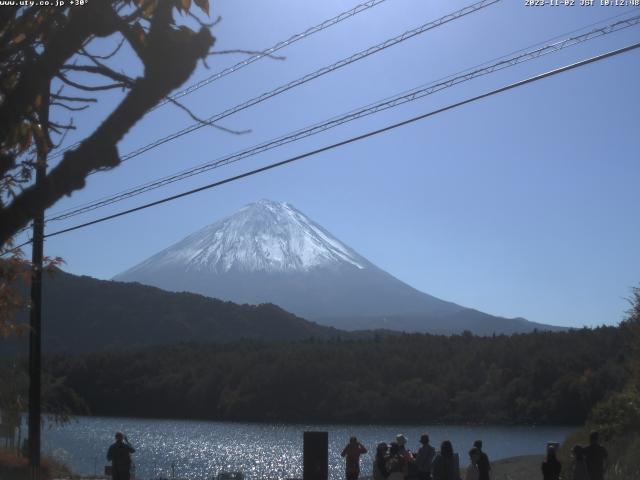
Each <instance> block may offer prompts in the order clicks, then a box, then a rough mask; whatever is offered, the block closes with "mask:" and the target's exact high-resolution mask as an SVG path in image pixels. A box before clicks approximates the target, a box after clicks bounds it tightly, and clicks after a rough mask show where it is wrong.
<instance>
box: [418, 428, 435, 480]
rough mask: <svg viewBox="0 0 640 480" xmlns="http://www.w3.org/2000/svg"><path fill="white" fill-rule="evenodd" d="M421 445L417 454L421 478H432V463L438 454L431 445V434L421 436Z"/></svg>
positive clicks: (424, 479) (427, 479) (422, 479)
mask: <svg viewBox="0 0 640 480" xmlns="http://www.w3.org/2000/svg"><path fill="white" fill-rule="evenodd" d="M420 443H421V445H422V446H421V447H420V449H419V450H418V454H417V455H416V465H417V467H418V472H419V476H420V477H419V478H420V480H431V464H432V463H433V458H434V457H435V456H436V450H435V448H433V447H432V446H431V445H429V435H427V434H424V435H422V436H421V437H420Z"/></svg>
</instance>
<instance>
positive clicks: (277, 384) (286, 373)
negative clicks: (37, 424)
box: [46, 324, 631, 424]
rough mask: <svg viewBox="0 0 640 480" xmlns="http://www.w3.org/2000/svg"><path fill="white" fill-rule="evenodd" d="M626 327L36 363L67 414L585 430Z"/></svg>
mask: <svg viewBox="0 0 640 480" xmlns="http://www.w3.org/2000/svg"><path fill="white" fill-rule="evenodd" d="M630 355H631V345H630V335H629V334H628V332H627V327H626V326H625V325H624V324H623V325H622V326H620V327H601V328H597V329H593V330H590V329H581V330H573V331H568V332H535V333H530V334H520V335H513V336H495V337H476V336H473V335H471V334H469V333H465V334H462V335H454V336H451V337H444V336H434V335H423V334H403V335H394V336H382V335H380V336H376V337H375V338H374V339H372V340H348V341H344V340H343V341H336V340H313V339H312V340H307V341H303V342H296V343H279V344H274V343H257V342H252V341H244V342H238V343H232V344H225V345H196V344H188V345H180V346H164V347H162V346H161V347H149V348H144V349H135V350H125V351H119V352H98V353H92V354H85V355H74V356H67V355H54V356H49V357H48V358H47V359H46V366H47V376H46V379H47V380H46V381H47V385H48V386H47V391H48V392H49V398H48V404H50V405H56V406H57V407H59V408H62V407H68V408H70V410H71V411H72V412H74V413H91V414H95V415H114V416H136V417H171V418H193V419H196V418H197V419H211V420H243V421H290V422H297V421H299V422H310V421H317V422H349V423H385V422H393V423H415V422H443V423H444V422H447V423H493V424H495V423H505V424H516V423H517V424H544V423H550V424H583V423H584V422H585V420H586V418H587V416H588V414H589V412H590V410H591V409H592V407H593V406H594V405H595V404H596V403H598V402H600V401H601V400H603V399H605V398H607V397H608V395H610V394H611V393H612V392H614V391H617V390H619V389H621V388H622V386H623V385H624V384H625V382H626V381H627V378H628V375H629V372H628V359H629V358H630Z"/></svg>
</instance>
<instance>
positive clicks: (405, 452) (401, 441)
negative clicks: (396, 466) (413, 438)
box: [396, 433, 418, 480]
mask: <svg viewBox="0 0 640 480" xmlns="http://www.w3.org/2000/svg"><path fill="white" fill-rule="evenodd" d="M396 443H397V444H398V451H399V452H400V455H401V456H402V457H403V458H404V478H405V480H406V479H409V478H415V477H416V476H417V474H418V472H417V468H416V464H415V459H414V458H413V454H412V453H411V451H410V450H409V449H408V448H407V437H405V436H404V435H403V434H402V433H399V434H398V435H396Z"/></svg>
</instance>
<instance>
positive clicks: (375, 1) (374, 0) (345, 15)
mask: <svg viewBox="0 0 640 480" xmlns="http://www.w3.org/2000/svg"><path fill="white" fill-rule="evenodd" d="M386 1H387V0H369V1H367V2H364V3H361V4H359V5H356V6H355V7H353V8H351V9H349V10H346V11H344V12H342V13H339V14H338V15H336V16H335V17H332V18H329V19H328V20H324V21H323V22H321V23H319V24H318V25H314V26H313V27H309V28H307V29H306V30H305V31H303V32H300V33H296V34H294V35H291V36H290V37H289V38H288V39H286V40H282V41H280V42H278V43H276V44H275V45H273V46H271V47H269V48H266V49H264V50H262V51H260V52H259V53H256V54H254V55H251V56H250V57H248V58H246V59H244V60H243V61H241V62H238V63H236V64H234V65H231V66H229V67H226V68H224V69H223V70H220V71H219V72H216V73H214V74H212V75H209V76H208V77H207V78H204V79H202V80H200V81H199V82H196V83H194V84H192V85H190V86H188V87H186V88H183V89H182V90H179V91H178V92H176V93H174V94H172V95H169V96H168V97H167V98H165V99H164V100H162V101H161V102H160V103H158V104H157V105H155V106H154V107H153V108H151V109H150V110H149V112H151V111H153V110H155V109H156V108H159V107H161V106H163V105H166V104H167V103H169V102H171V100H177V99H179V98H182V97H184V96H186V95H189V94H190V93H193V92H195V91H196V90H199V89H200V88H202V87H204V86H205V85H209V84H210V83H213V82H215V81H216V80H219V79H221V78H222V77H226V76H227V75H229V74H231V73H235V72H237V71H238V70H241V69H243V68H244V67H246V66H248V65H250V64H252V63H255V62H257V61H258V60H260V59H263V58H265V57H270V56H272V55H273V54H274V53H276V52H277V51H279V50H281V49H283V48H285V47H288V46H289V45H292V44H294V43H296V42H297V41H298V40H302V39H304V38H308V37H310V36H311V35H313V34H314V33H318V32H320V31H322V30H325V29H327V28H329V27H332V26H334V25H336V24H338V23H340V22H342V21H344V20H347V19H349V18H351V17H354V16H356V15H357V14H359V13H361V12H364V11H366V10H369V9H370V8H373V7H375V6H377V5H380V4H381V3H384V2H386ZM214 53H215V52H214ZM80 143H81V142H76V143H74V144H72V145H69V146H67V147H65V148H63V149H60V150H58V151H56V152H55V153H53V154H52V155H50V157H51V158H56V157H59V156H61V155H63V154H64V153H65V152H66V151H67V150H71V149H73V148H75V147H77V146H78V145H80Z"/></svg>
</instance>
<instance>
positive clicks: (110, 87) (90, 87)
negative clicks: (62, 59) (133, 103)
mask: <svg viewBox="0 0 640 480" xmlns="http://www.w3.org/2000/svg"><path fill="white" fill-rule="evenodd" d="M56 77H58V78H59V79H60V80H62V81H63V82H64V83H66V84H67V85H69V86H70V87H73V88H77V89H78V90H84V91H86V92H98V91H102V90H114V89H116V88H120V89H122V88H127V87H128V85H126V84H124V83H122V82H118V83H110V84H108V85H95V86H94V85H82V84H81V83H77V82H74V81H73V80H71V79H70V78H69V77H67V76H66V75H65V74H64V73H61V72H58V74H57V75H56Z"/></svg>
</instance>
